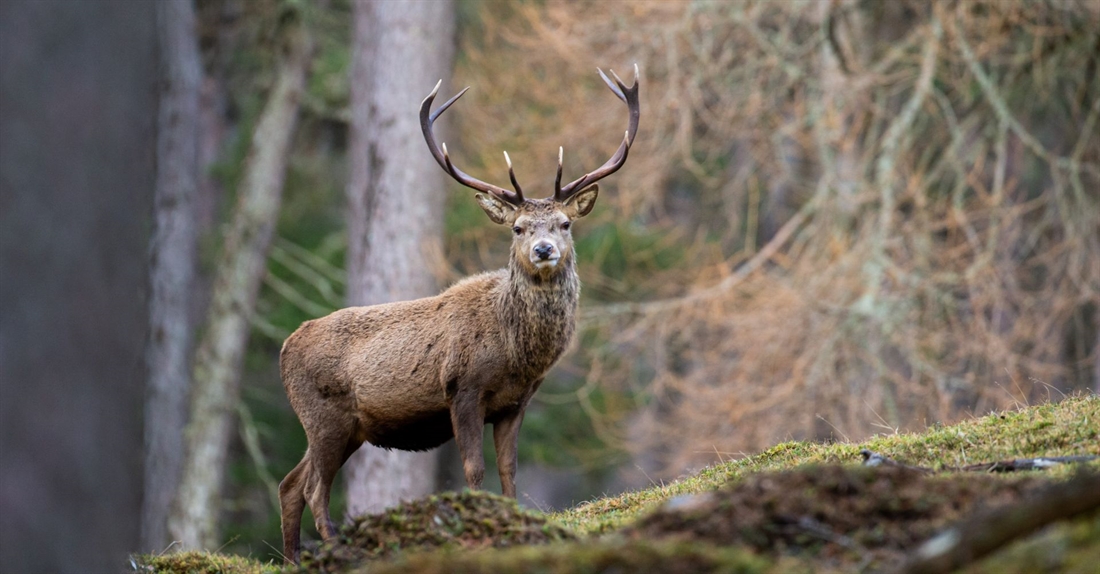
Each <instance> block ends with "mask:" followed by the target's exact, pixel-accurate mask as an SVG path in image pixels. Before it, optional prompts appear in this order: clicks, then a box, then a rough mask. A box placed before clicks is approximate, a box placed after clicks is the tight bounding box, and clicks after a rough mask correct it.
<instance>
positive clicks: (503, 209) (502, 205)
mask: <svg viewBox="0 0 1100 574" xmlns="http://www.w3.org/2000/svg"><path fill="white" fill-rule="evenodd" d="M474 197H475V198H477V203H478V205H480V206H481V209H482V210H483V211H485V215H488V216H489V219H492V220H493V223H499V224H501V225H504V224H511V223H512V222H514V221H515V220H516V208H515V207H512V205H511V204H509V203H506V202H503V201H501V200H499V199H497V198H495V197H493V196H491V195H489V194H486V193H478V194H476V195H474Z"/></svg>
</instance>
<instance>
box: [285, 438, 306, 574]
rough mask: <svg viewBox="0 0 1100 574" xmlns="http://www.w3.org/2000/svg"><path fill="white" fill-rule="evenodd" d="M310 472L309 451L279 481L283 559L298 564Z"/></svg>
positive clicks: (288, 562)
mask: <svg viewBox="0 0 1100 574" xmlns="http://www.w3.org/2000/svg"><path fill="white" fill-rule="evenodd" d="M307 474H309V451H308V450H307V451H306V455H305V456H304V457H302V461H301V462H299V463H298V465H297V466H295V467H294V469H293V470H291V471H290V472H289V473H288V474H287V475H286V478H284V479H283V481H282V482H280V483H279V506H280V508H281V510H282V528H283V559H284V560H285V561H286V563H287V564H297V563H298V560H299V558H300V549H301V541H302V510H303V509H304V508H305V505H306V497H305V482H306V475H307Z"/></svg>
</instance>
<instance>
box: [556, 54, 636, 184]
mask: <svg viewBox="0 0 1100 574" xmlns="http://www.w3.org/2000/svg"><path fill="white" fill-rule="evenodd" d="M597 71H599V72H600V77H601V78H603V81H604V83H605V84H607V87H608V88H611V91H612V92H614V93H615V95H616V96H618V97H619V99H620V100H622V101H623V102H625V103H626V107H627V109H628V110H629V111H630V124H629V127H627V129H626V135H625V136H623V143H621V144H619V149H618V150H616V151H615V155H612V156H611V159H609V160H607V162H606V163H604V164H603V165H601V166H600V167H599V168H597V169H596V170H595V171H591V172H588V173H586V174H584V176H582V177H581V178H580V179H577V180H575V181H572V182H570V183H568V184H566V185H565V186H564V187H562V185H561V160H562V149H561V148H558V175H557V178H556V179H555V181H554V199H555V200H557V201H565V200H567V199H569V198H570V197H572V196H573V195H574V194H576V193H577V192H579V191H580V190H582V189H584V187H585V186H587V185H589V184H592V183H596V182H597V181H599V180H601V179H603V178H605V177H607V176H609V175H611V174H613V173H615V172H616V171H618V170H619V168H620V167H622V166H623V164H624V163H626V156H627V154H628V153H630V145H631V144H633V143H634V136H635V135H637V133H638V117H639V116H640V115H641V109H640V107H639V104H638V64H634V84H633V85H632V86H630V87H629V88H628V87H626V85H624V84H623V81H622V80H621V79H619V76H618V75H617V74H616V73H615V71H614V70H610V72H611V76H612V77H614V78H615V83H614V84H612V83H611V80H609V79H608V78H607V75H605V74H604V73H603V70H600V69H599V68H597Z"/></svg>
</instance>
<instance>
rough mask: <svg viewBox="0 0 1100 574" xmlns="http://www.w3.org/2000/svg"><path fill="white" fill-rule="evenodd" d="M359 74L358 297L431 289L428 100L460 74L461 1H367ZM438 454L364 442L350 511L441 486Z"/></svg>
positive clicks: (351, 477)
mask: <svg viewBox="0 0 1100 574" xmlns="http://www.w3.org/2000/svg"><path fill="white" fill-rule="evenodd" d="M354 14H355V23H354V26H355V33H354V39H353V48H352V49H353V52H352V78H351V86H352V91H351V113H352V123H351V142H350V149H349V156H350V162H351V173H350V176H349V181H348V202H349V208H350V209H349V221H348V237H349V239H348V302H349V303H350V304H352V305H373V304H378V303H385V302H389V301H396V300H401V299H414V298H417V297H423V296H427V295H431V294H433V293H435V292H436V290H437V286H436V285H435V282H434V280H433V277H432V275H431V273H430V272H429V271H428V269H427V268H426V266H425V263H424V261H425V258H424V256H423V253H424V251H423V250H424V248H425V246H426V244H430V243H438V242H440V241H441V240H442V233H441V229H442V222H443V213H442V212H443V205H444V203H445V201H446V197H445V196H444V194H445V186H444V178H443V173H442V171H441V170H440V169H439V168H438V166H436V165H434V163H433V161H432V158H431V156H430V155H429V153H428V150H427V149H426V147H425V143H424V140H423V136H422V135H421V133H420V124H419V120H418V119H417V110H418V105H417V104H419V102H420V101H421V100H422V99H423V98H424V96H426V95H427V94H428V92H429V91H430V90H431V89H432V86H433V85H434V84H435V83H436V81H438V80H439V79H441V78H442V79H444V80H445V82H444V83H446V80H447V79H448V78H449V76H450V69H451V65H452V59H453V53H454V47H453V36H454V6H453V4H452V3H451V2H450V1H449V0H447V1H441V2H385V1H379V2H371V1H369V0H357V1H356V3H355V8H354ZM436 458H437V457H436V455H435V453H408V452H399V451H385V450H382V449H379V448H376V447H373V446H371V445H369V444H367V445H364V446H363V447H362V448H361V449H360V450H359V451H358V452H357V453H356V454H355V455H354V456H352V458H351V459H350V460H349V461H348V464H347V485H348V486H347V488H348V514H349V515H354V514H359V513H364V512H375V511H378V510H381V509H383V508H386V507H388V506H392V505H393V504H396V503H398V502H399V501H401V500H406V499H409V498H413V497H417V496H422V495H424V494H427V493H429V492H431V491H432V490H433V488H434V483H435V462H436Z"/></svg>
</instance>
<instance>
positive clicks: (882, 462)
mask: <svg viewBox="0 0 1100 574" xmlns="http://www.w3.org/2000/svg"><path fill="white" fill-rule="evenodd" d="M859 454H860V455H862V456H863V466H899V467H902V468H908V469H910V470H916V471H920V472H937V471H936V469H933V468H929V467H927V466H912V465H908V464H904V463H901V462H897V461H896V460H894V459H892V458H890V457H888V456H886V455H884V454H881V453H877V452H875V451H873V450H868V449H863V450H861V451H859ZM1097 459H1100V456H1093V455H1080V456H1041V457H1037V458H1014V459H1012V460H1003V461H998V462H982V463H978V464H968V465H966V466H949V467H944V468H943V469H941V470H940V471H941V472H951V471H967V472H1014V471H1017V470H1043V469H1047V468H1051V467H1053V466H1058V465H1060V464H1073V463H1081V462H1089V461H1092V460H1097Z"/></svg>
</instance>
